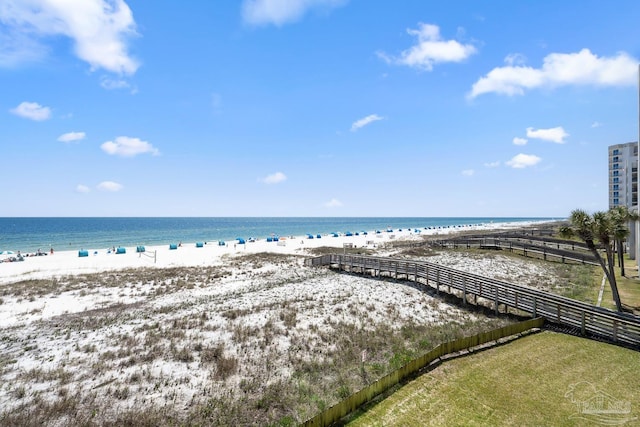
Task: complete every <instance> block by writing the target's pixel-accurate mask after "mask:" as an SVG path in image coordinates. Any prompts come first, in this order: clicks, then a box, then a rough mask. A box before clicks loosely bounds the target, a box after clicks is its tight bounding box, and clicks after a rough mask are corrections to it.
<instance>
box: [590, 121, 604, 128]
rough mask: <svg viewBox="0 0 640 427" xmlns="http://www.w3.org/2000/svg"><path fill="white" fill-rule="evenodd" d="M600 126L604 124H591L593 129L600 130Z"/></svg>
mask: <svg viewBox="0 0 640 427" xmlns="http://www.w3.org/2000/svg"><path fill="white" fill-rule="evenodd" d="M600 126H602V123H600V122H597V121H596V122H593V123H591V127H592V128H599V127H600Z"/></svg>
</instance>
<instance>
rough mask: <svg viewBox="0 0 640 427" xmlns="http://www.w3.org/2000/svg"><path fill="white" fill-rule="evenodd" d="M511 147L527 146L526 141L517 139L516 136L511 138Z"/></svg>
mask: <svg viewBox="0 0 640 427" xmlns="http://www.w3.org/2000/svg"><path fill="white" fill-rule="evenodd" d="M513 145H527V140H526V139H525V138H518V137H517V136H516V137H515V138H513Z"/></svg>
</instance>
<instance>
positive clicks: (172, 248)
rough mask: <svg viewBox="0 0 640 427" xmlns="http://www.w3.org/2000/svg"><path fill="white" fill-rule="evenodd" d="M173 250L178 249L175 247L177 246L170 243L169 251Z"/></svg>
mask: <svg viewBox="0 0 640 427" xmlns="http://www.w3.org/2000/svg"><path fill="white" fill-rule="evenodd" d="M175 249H178V245H177V244H175V243H171V244H170V245H169V250H175Z"/></svg>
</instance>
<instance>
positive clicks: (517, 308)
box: [516, 292, 518, 310]
mask: <svg viewBox="0 0 640 427" xmlns="http://www.w3.org/2000/svg"><path fill="white" fill-rule="evenodd" d="M517 309H518V293H517V292H516V310H517Z"/></svg>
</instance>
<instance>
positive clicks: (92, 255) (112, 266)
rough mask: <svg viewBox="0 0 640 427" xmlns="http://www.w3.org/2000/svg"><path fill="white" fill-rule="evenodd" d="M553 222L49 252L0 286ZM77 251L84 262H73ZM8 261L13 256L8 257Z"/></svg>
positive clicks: (17, 265) (10, 267)
mask: <svg viewBox="0 0 640 427" xmlns="http://www.w3.org/2000/svg"><path fill="white" fill-rule="evenodd" d="M550 222H554V221H540V222H535V221H531V222H505V223H492V224H481V225H469V226H461V227H444V228H430V229H414V228H410V229H409V228H407V229H401V230H400V229H398V230H392V231H386V230H385V231H380V232H376V230H373V231H367V234H363V233H362V232H360V233H358V234H359V235H355V233H354V235H352V236H348V235H346V234H344V233H340V234H337V235H333V234H324V235H322V237H321V238H317V235H314V236H313V238H309V237H308V236H285V237H279V240H278V241H267V239H256V241H246V243H244V244H242V243H238V242H237V241H236V240H233V241H226V242H225V245H224V246H221V245H219V242H218V241H212V242H209V241H207V242H200V243H202V245H201V246H200V245H196V242H187V243H185V242H181V243H180V245H179V246H177V247H175V248H174V249H172V247H173V246H175V245H177V244H165V245H153V246H145V247H144V252H141V253H138V252H136V246H124V247H123V249H124V253H113V252H112V250H111V249H113V248H110V249H106V248H88V249H85V248H82V249H78V250H69V251H55V252H54V253H53V255H51V254H47V255H45V256H24V254H23V256H24V261H14V262H1V263H0V286H1V285H2V284H7V283H14V282H18V281H21V280H37V279H46V278H53V277H62V276H68V275H77V274H89V273H100V272H105V271H111V270H120V269H126V268H144V267H147V268H166V267H198V266H211V265H219V264H221V263H223V258H224V257H225V256H226V257H229V256H238V255H243V254H251V253H259V252H270V253H277V254H286V255H305V254H306V250H307V249H312V248H318V247H334V248H336V249H341V248H343V247H344V245H345V244H351V245H353V247H354V248H369V249H374V248H377V247H378V246H379V245H381V244H386V243H388V242H390V241H393V240H412V239H416V240H418V239H421V238H422V236H435V235H452V234H456V233H458V232H462V231H478V232H482V231H496V230H502V229H513V228H523V227H529V226H532V225H542V224H548V223H550ZM80 251H84V252H85V254H84V255H85V256H82V257H81V256H79V254H80ZM10 256H16V255H15V254H14V255H10Z"/></svg>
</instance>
